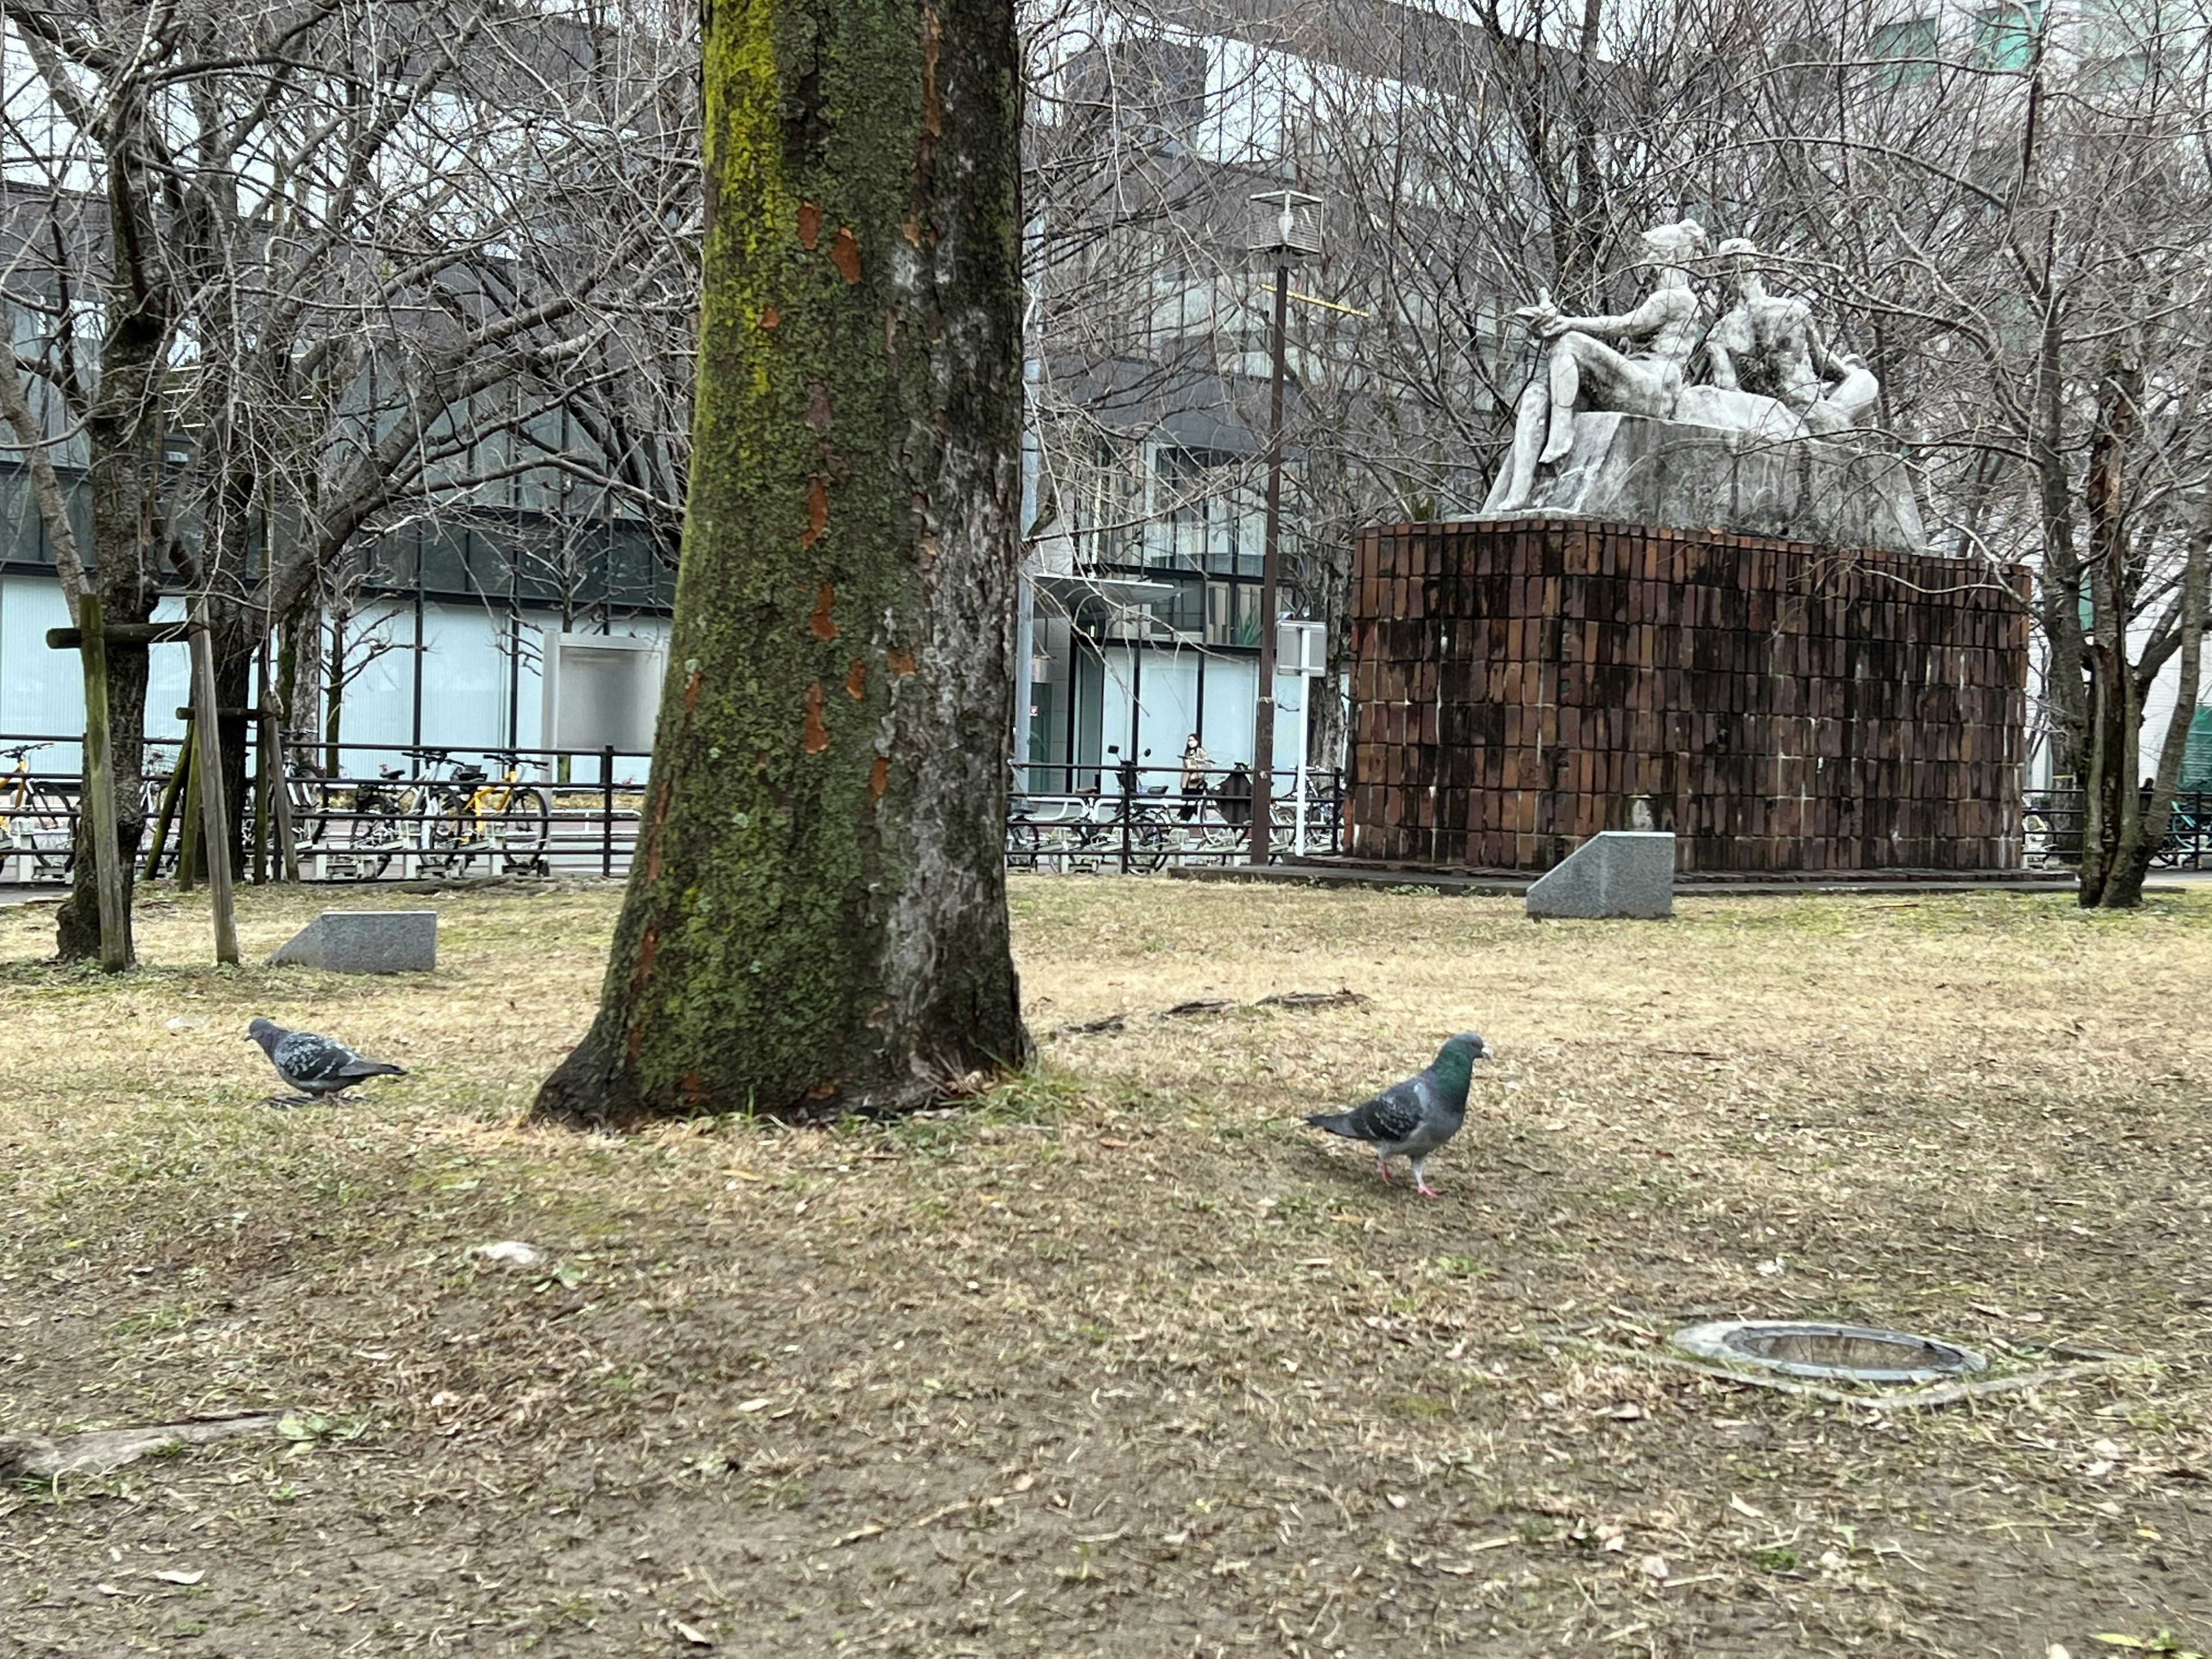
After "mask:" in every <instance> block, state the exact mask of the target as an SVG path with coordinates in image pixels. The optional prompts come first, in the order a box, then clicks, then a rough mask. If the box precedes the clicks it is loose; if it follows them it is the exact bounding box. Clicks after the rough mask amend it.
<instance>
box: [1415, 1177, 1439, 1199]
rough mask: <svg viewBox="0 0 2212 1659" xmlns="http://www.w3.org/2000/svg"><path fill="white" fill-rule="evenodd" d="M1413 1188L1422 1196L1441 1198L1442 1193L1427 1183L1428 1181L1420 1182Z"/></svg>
mask: <svg viewBox="0 0 2212 1659" xmlns="http://www.w3.org/2000/svg"><path fill="white" fill-rule="evenodd" d="M1413 1190H1414V1191H1415V1192H1417V1193H1419V1194H1420V1195H1421V1196H1422V1197H1423V1198H1442V1197H1443V1194H1442V1193H1440V1192H1438V1191H1437V1189H1436V1188H1433V1187H1431V1186H1430V1185H1429V1183H1428V1182H1425V1181H1424V1182H1421V1183H1420V1184H1419V1186H1417V1187H1415V1188H1413Z"/></svg>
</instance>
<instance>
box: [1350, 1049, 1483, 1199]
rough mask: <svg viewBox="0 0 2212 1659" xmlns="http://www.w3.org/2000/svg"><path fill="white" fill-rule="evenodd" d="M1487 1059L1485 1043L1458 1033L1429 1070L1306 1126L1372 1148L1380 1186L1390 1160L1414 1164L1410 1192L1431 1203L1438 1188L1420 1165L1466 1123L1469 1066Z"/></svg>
mask: <svg viewBox="0 0 2212 1659" xmlns="http://www.w3.org/2000/svg"><path fill="white" fill-rule="evenodd" d="M1490 1057H1491V1055H1490V1048H1489V1045H1488V1044H1486V1043H1485V1042H1483V1040H1482V1039H1481V1038H1480V1037H1479V1036H1476V1035H1475V1034H1474V1032H1472V1031H1462V1032H1461V1033H1460V1034H1459V1035H1458V1036H1454V1037H1447V1038H1446V1039H1445V1040H1444V1046H1443V1048H1439V1049H1437V1057H1436V1058H1435V1059H1434V1060H1431V1061H1430V1062H1429V1067H1428V1070H1426V1071H1425V1072H1421V1073H1417V1074H1415V1075H1414V1076H1413V1077H1409V1078H1407V1079H1406V1080H1405V1081H1404V1082H1403V1083H1394V1084H1392V1085H1390V1086H1389V1088H1387V1089H1385V1090H1384V1091H1383V1092H1382V1093H1381V1094H1379V1095H1377V1096H1376V1097H1374V1098H1373V1099H1372V1100H1365V1101H1362V1102H1361V1103H1359V1104H1358V1105H1357V1106H1355V1107H1353V1108H1352V1109H1351V1110H1350V1111H1348V1112H1322V1113H1318V1114H1316V1115H1314V1116H1312V1117H1310V1118H1308V1119H1307V1120H1306V1121H1307V1122H1309V1123H1310V1124H1312V1125H1313V1127H1315V1128H1316V1129H1326V1130H1328V1132H1329V1133H1331V1134H1333V1135H1342V1136H1343V1137H1344V1138H1345V1139H1347V1140H1364V1141H1365V1142H1366V1143H1367V1144H1368V1145H1369V1146H1372V1147H1374V1149H1375V1166H1376V1169H1377V1170H1380V1171H1381V1172H1382V1175H1383V1181H1384V1182H1389V1179H1390V1160H1391V1159H1392V1158H1396V1157H1398V1156H1399V1155H1400V1154H1401V1153H1402V1154H1404V1155H1405V1156H1406V1157H1407V1158H1411V1159H1412V1160H1413V1190H1414V1191H1416V1192H1418V1193H1419V1194H1421V1196H1422V1197H1424V1198H1434V1197H1436V1196H1437V1189H1436V1188H1433V1187H1431V1186H1430V1185H1429V1183H1428V1181H1427V1179H1426V1178H1425V1176H1423V1175H1422V1174H1421V1165H1422V1164H1425V1162H1427V1160H1428V1156H1429V1154H1430V1153H1431V1152H1435V1151H1436V1150H1437V1147H1439V1146H1443V1144H1444V1142H1446V1141H1447V1140H1449V1139H1451V1138H1452V1137H1453V1136H1454V1135H1455V1134H1457V1133H1459V1127H1460V1125H1461V1124H1462V1123H1464V1122H1466V1121H1467V1085H1468V1083H1469V1082H1470V1081H1471V1080H1472V1079H1473V1078H1474V1062H1475V1061H1476V1060H1488V1059H1489V1058H1490Z"/></svg>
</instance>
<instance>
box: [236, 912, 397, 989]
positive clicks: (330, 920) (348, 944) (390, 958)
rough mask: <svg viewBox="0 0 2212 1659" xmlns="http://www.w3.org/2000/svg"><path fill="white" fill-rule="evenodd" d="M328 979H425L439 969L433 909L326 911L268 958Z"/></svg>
mask: <svg viewBox="0 0 2212 1659" xmlns="http://www.w3.org/2000/svg"><path fill="white" fill-rule="evenodd" d="M269 960H270V963H271V964H272V965H273V964H276V963H295V964H296V965H298V966H300V967H303V968H320V969H325V971H327V972H330V973H333V974H427V973H428V972H429V971H430V970H431V969H434V968H435V967H436V966H437V965H438V913H437V912H436V911H435V910H325V911H324V912H323V914H322V915H319V916H317V917H316V918H315V919H314V920H313V921H311V922H309V923H308V924H307V926H306V927H302V928H301V930H300V931H299V932H298V933H295V934H293V935H292V937H291V938H290V939H287V940H286V941H285V942H284V943H283V944H282V945H278V946H277V947H276V949H275V950H274V951H270V953H269Z"/></svg>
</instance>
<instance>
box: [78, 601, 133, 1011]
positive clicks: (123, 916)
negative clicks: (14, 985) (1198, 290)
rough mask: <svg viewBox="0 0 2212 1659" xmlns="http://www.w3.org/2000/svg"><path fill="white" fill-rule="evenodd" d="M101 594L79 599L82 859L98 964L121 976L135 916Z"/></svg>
mask: <svg viewBox="0 0 2212 1659" xmlns="http://www.w3.org/2000/svg"><path fill="white" fill-rule="evenodd" d="M77 618H78V621H79V623H80V624H81V625H82V629H83V639H82V643H81V644H80V645H79V646H78V647H77V659H78V661H79V662H81V663H82V665H83V667H84V772H85V789H84V793H83V795H82V797H81V798H80V799H78V801H77V814H76V845H77V854H78V856H79V857H83V856H84V855H85V854H86V853H87V852H88V851H89V853H90V854H91V857H92V875H93V882H94V885H95V887H96V888H97V889H98V890H99V894H100V969H101V971H102V972H104V973H110V974H119V973H121V972H122V971H123V970H124V969H125V968H128V967H129V966H130V965H131V937H130V929H131V916H130V913H129V912H128V911H126V910H125V908H124V899H123V848H122V844H121V842H119V841H118V839H117V837H116V833H115V829H116V824H115V749H114V745H113V744H112V742H111V741H110V738H109V734H108V729H107V638H106V635H105V634H103V633H102V632H101V631H100V596H99V595H98V594H96V593H87V594H85V595H84V596H83V597H82V598H81V599H78V600H77Z"/></svg>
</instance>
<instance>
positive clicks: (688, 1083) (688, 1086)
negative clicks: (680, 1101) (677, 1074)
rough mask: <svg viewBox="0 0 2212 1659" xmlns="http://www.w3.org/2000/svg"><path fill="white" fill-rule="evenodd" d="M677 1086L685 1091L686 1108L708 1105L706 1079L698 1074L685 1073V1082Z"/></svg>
mask: <svg viewBox="0 0 2212 1659" xmlns="http://www.w3.org/2000/svg"><path fill="white" fill-rule="evenodd" d="M676 1086H677V1087H678V1089H680V1090H682V1091H683V1093H684V1104H685V1105H686V1106H703V1105H705V1104H706V1103H707V1083H706V1079H703V1078H702V1077H701V1076H700V1075H699V1073H696V1072H686V1073H684V1081H683V1082H681V1083H679V1084H678V1085H676Z"/></svg>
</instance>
